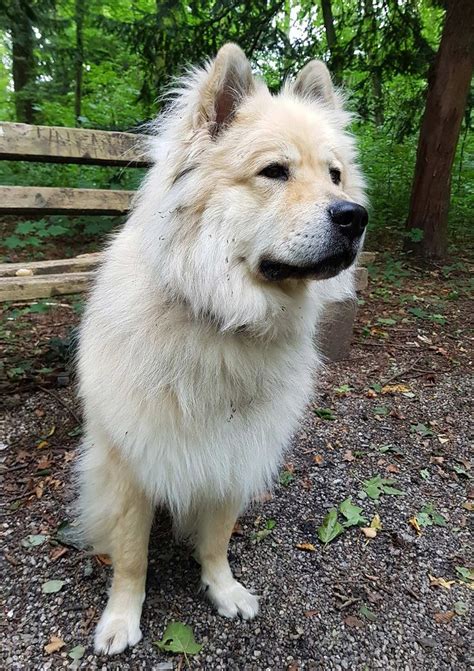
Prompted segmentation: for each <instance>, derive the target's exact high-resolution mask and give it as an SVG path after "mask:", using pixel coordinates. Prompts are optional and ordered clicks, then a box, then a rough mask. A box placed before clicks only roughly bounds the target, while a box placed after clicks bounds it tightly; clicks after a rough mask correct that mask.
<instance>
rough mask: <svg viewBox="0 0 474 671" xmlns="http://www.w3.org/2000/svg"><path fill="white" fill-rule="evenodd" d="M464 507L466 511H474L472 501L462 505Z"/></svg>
mask: <svg viewBox="0 0 474 671" xmlns="http://www.w3.org/2000/svg"><path fill="white" fill-rule="evenodd" d="M462 507H463V508H465V509H466V510H469V512H470V513H472V511H473V510H474V503H473V502H472V501H465V502H464V503H463V504H462Z"/></svg>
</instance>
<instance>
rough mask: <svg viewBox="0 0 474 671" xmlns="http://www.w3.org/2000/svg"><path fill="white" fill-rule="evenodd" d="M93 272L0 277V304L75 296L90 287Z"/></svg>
mask: <svg viewBox="0 0 474 671" xmlns="http://www.w3.org/2000/svg"><path fill="white" fill-rule="evenodd" d="M93 276H94V273H93V272H83V273H60V274H58V275H37V276H33V277H0V302H5V301H31V300H34V299H37V298H52V297H54V296H62V295H65V294H76V293H80V292H82V291H86V289H87V288H88V287H89V286H90V284H91V281H92V278H93Z"/></svg>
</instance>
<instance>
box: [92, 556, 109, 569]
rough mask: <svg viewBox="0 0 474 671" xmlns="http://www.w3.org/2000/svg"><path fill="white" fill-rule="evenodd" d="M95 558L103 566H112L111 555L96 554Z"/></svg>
mask: <svg viewBox="0 0 474 671" xmlns="http://www.w3.org/2000/svg"><path fill="white" fill-rule="evenodd" d="M95 558H96V559H97V561H98V562H99V564H102V565H103V566H112V560H111V558H110V557H109V555H95Z"/></svg>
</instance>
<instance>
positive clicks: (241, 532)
mask: <svg viewBox="0 0 474 671" xmlns="http://www.w3.org/2000/svg"><path fill="white" fill-rule="evenodd" d="M232 535H233V536H243V535H244V530H243V528H242V525H241V524H240V522H236V523H235V524H234V528H233V529H232Z"/></svg>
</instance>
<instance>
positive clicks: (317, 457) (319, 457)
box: [313, 454, 324, 466]
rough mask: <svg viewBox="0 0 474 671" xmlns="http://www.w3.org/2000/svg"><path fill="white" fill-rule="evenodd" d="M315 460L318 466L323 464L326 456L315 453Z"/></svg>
mask: <svg viewBox="0 0 474 671" xmlns="http://www.w3.org/2000/svg"><path fill="white" fill-rule="evenodd" d="M313 461H314V463H315V464H316V465H317V466H321V464H323V463H324V457H323V455H322V454H315V455H314V457H313Z"/></svg>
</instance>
